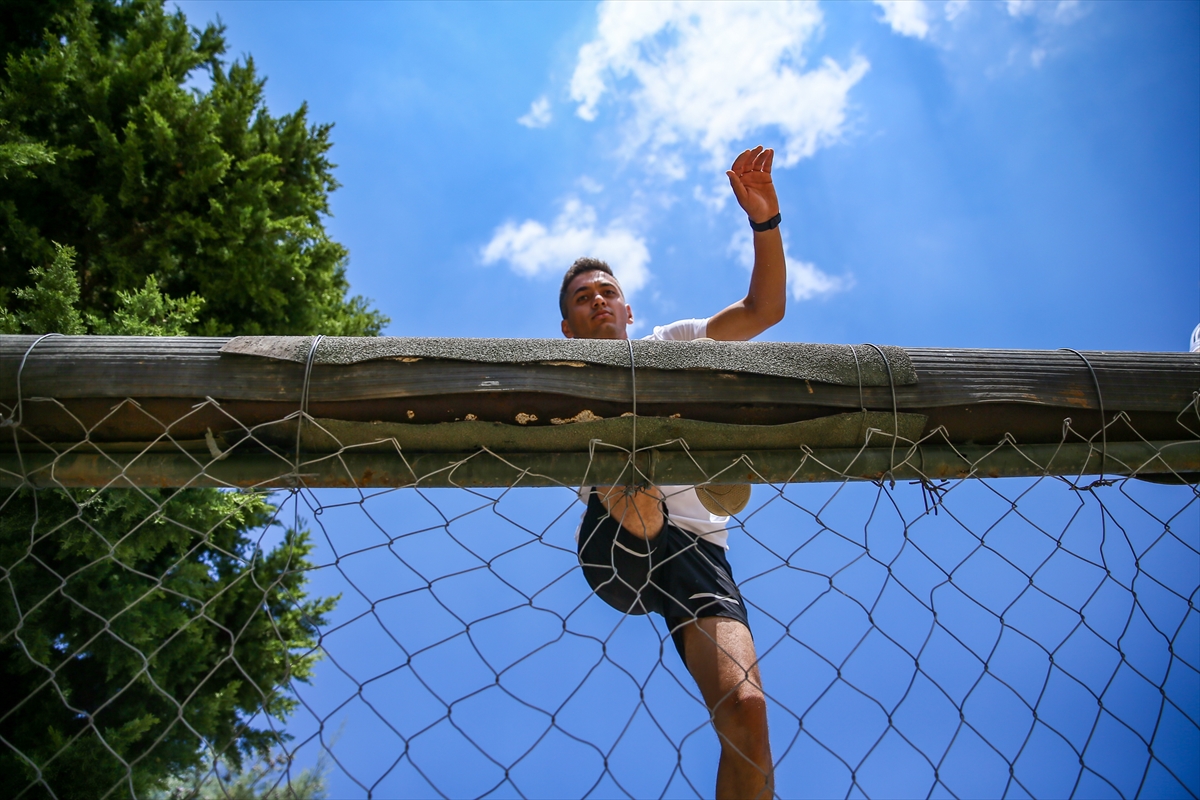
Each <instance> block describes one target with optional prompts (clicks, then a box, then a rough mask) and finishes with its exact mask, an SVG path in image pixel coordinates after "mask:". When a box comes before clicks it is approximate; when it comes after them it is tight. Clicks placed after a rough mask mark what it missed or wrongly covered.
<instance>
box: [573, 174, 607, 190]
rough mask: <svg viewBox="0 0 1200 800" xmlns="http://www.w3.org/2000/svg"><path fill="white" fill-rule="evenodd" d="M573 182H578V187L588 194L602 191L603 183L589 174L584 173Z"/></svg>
mask: <svg viewBox="0 0 1200 800" xmlns="http://www.w3.org/2000/svg"><path fill="white" fill-rule="evenodd" d="M575 182H576V183H577V184H579V188H580V189H583V190H584V191H585V192H587V193H588V194H599V193H600V192H603V191H604V184H603V183H600V181H598V180H596V179H595V178H593V177H591V176H590V175H584V176H583V177H581V178H580V179H579V180H577V181H575Z"/></svg>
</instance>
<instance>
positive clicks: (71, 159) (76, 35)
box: [0, 0, 387, 335]
mask: <svg viewBox="0 0 1200 800" xmlns="http://www.w3.org/2000/svg"><path fill="white" fill-rule="evenodd" d="M223 30H224V29H223V28H222V27H221V26H219V25H214V24H209V25H207V26H206V27H205V28H204V29H203V30H200V29H196V28H191V27H189V26H188V23H187V20H186V19H185V18H184V16H183V13H182V12H177V13H174V14H171V13H167V12H166V11H165V9H164V7H163V2H162V0H128V2H117V0H94V1H93V2H89V1H88V0H52V1H50V2H46V0H40V2H38V3H28V2H22V1H21V0H4V2H3V3H0V55H3V57H4V62H3V73H2V74H0V181H2V183H0V187H2V190H0V294H2V293H4V292H6V291H7V293H9V294H11V292H12V291H13V290H15V289H18V288H22V287H27V286H28V285H29V278H28V268H29V266H30V265H46V264H48V263H49V262H50V261H51V260H52V259H53V257H54V244H53V243H54V242H61V243H63V244H64V245H69V246H71V247H73V248H74V249H75V251H76V253H77V258H76V271H77V274H78V279H79V285H80V305H81V308H82V310H83V311H84V312H91V313H93V314H98V315H100V316H101V317H106V316H108V315H109V314H110V313H111V312H112V310H113V309H114V308H115V307H116V304H117V302H118V292H136V291H139V290H141V289H142V288H143V287H144V286H145V284H146V280H147V278H151V279H153V280H154V281H155V283H156V285H157V286H158V287H159V289H161V290H162V291H164V292H166V293H167V294H169V295H171V296H175V297H184V296H187V295H192V294H194V295H197V296H199V297H202V298H204V309H203V312H202V313H201V314H200V315H199V316H198V317H197V319H196V321H195V322H194V323H192V324H191V325H190V326H189V328H188V330H189V332H190V333H196V334H205V335H231V334H315V333H324V334H331V335H376V334H378V333H379V331H380V329H381V328H382V327H383V325H385V324H386V323H387V319H386V317H384V316H383V315H382V314H380V313H379V312H378V311H374V310H372V309H370V308H369V306H368V303H367V301H366V300H364V299H363V298H361V297H352V298H347V296H346V294H347V290H348V288H349V284H348V282H347V280H346V263H347V253H346V250H345V248H344V247H342V246H341V245H340V244H338V243H337V242H334V241H332V240H331V239H330V238H329V236H328V235H327V234H326V232H325V229H324V226H323V223H322V218H323V216H324V215H327V214H328V213H329V193H330V192H331V191H333V190H334V189H335V188H336V187H337V185H338V184H337V182H336V181H335V180H334V178H333V175H332V172H331V170H332V168H333V164H331V163H330V161H329V159H328V153H329V149H330V141H329V134H330V129H331V126H330V125H309V124H308V119H307V111H306V109H305V107H303V106H302V107H301V108H300V109H299V110H297V111H296V112H294V113H291V114H284V115H282V116H278V117H276V116H273V115H272V114H271V113H270V112H269V111H268V110H267V108H266V107H265V105H264V102H263V80H262V79H261V78H259V77H258V76H257V74H256V72H255V69H254V63H253V61H252V60H250V59H247V60H246V61H245V62H244V63H238V62H234V63H232V64H227V63H226V62H225V61H224V60H223V58H222V55H223V54H224V52H225V42H224V38H223V35H222V34H223ZM205 79H207V82H208V83H209V84H210V88H209V89H208V90H206V91H205V90H201V89H197V88H189V86H190V85H194V84H195V83H197V82H204V80H205ZM189 81H191V82H192V84H189ZM0 305H5V302H4V298H3V297H2V296H0Z"/></svg>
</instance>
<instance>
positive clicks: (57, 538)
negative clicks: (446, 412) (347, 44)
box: [0, 0, 387, 797]
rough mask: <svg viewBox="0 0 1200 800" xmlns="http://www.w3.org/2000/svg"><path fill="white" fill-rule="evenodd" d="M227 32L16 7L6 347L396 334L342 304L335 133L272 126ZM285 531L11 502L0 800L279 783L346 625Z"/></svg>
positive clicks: (3, 92)
mask: <svg viewBox="0 0 1200 800" xmlns="http://www.w3.org/2000/svg"><path fill="white" fill-rule="evenodd" d="M222 30H223V29H222V28H221V27H220V26H217V25H208V26H207V27H205V28H204V29H203V30H197V29H192V28H189V27H188V25H187V22H186V20H185V19H184V17H183V15H182V14H181V13H175V14H168V13H166V12H165V11H164V7H163V3H162V2H161V0H128V1H127V2H120V1H119V0H95V1H94V2H88V0H41V2H38V3H28V2H21V0H0V58H2V59H3V62H2V65H0V333H45V332H50V331H57V332H60V333H87V332H91V333H106V334H127V335H167V336H170V335H181V334H186V333H192V334H209V335H220V334H256V333H275V334H287V333H295V334H311V333H325V334H333V335H337V334H342V335H372V334H376V333H378V331H379V330H380V328H381V327H382V326H383V325H384V324H386V321H387V320H386V318H385V317H384V316H382V315H381V314H379V313H378V312H376V311H373V310H371V309H370V308H369V307H368V304H367V302H366V301H365V300H363V299H362V298H361V297H353V298H347V296H346V295H347V289H348V283H347V281H346V276H345V266H346V251H345V249H344V248H342V247H341V246H340V245H339V244H337V243H336V242H333V241H331V240H330V239H329V237H328V236H327V235H326V233H325V230H324V228H323V225H322V221H321V220H322V216H323V215H324V214H326V213H328V194H329V192H331V191H332V190H333V189H334V188H336V186H337V184H336V182H335V181H334V180H333V178H332V175H331V169H332V167H333V165H332V164H331V163H330V162H329V161H328V158H327V153H328V151H329V147H330V142H329V132H330V126H328V125H324V126H310V125H309V124H308V122H307V119H306V112H305V109H304V108H301V109H299V110H298V111H297V112H295V113H293V114H287V115H284V116H281V117H274V116H272V115H271V114H270V113H269V112H268V111H267V110H266V108H265V107H264V105H263V100H262V87H263V82H262V80H261V79H259V78H258V77H257V76H256V74H255V70H254V65H253V63H252V62H251V61H249V60H247V61H246V62H245V63H242V64H237V63H234V64H232V65H226V64H225V62H224V61H223V60H222V58H221V56H222V54H223V53H224V41H223V39H222ZM197 75H207V77H208V79H209V81H210V83H211V87H210V88H209V89H208V90H199V89H194V88H188V83H187V82H188V81H189V79H191V78H195V77H196V76H197ZM59 243H62V244H61V245H60V244H59ZM30 267H33V268H32V269H30ZM276 512H277V509H276V508H275V507H274V506H273V505H272V504H271V503H270V502H269V498H265V497H263V496H261V495H254V494H242V493H234V492H223V491H218V490H213V489H186V490H178V491H161V490H116V489H106V490H103V491H95V490H88V491H40V492H31V491H26V490H21V491H18V492H14V493H11V494H8V495H5V496H0V685H2V686H3V689H2V690H0V796H5V797H8V796H17V795H19V794H20V795H21V796H24V797H42V796H57V797H90V796H101V795H105V794H106V793H107V792H109V791H110V790H112V791H113V792H115V795H110V796H124V795H126V794H132V795H133V796H138V797H141V796H154V795H156V794H159V793H161V792H163V791H168V790H171V791H174V792H175V793H178V791H179V788H180V787H181V786H184V785H194V786H199V785H200V784H204V785H207V783H208V782H209V779H208V778H207V777H206V775H215V774H216V773H215V772H214V770H215V769H216V765H217V763H218V759H219V762H220V764H221V766H222V768H233V769H234V772H235V777H234V778H230V779H231V780H234V782H235V783H237V780H240V779H235V778H236V774H237V770H238V768H239V766H240V765H241V760H242V758H243V757H249V758H257V759H267V762H266V763H268V764H273V763H275V762H273V761H270V759H272V758H275V756H273V755H272V753H273V752H278V751H277V749H275V750H273V748H277V747H278V745H279V744H280V743H281V739H283V738H285V737H282V736H281V735H280V734H278V733H276V732H275V731H277V730H278V728H279V725H278V721H279V720H283V719H284V718H286V716H287V714H288V713H289V711H290V710H291V709H292V707H293V706H294V703H295V701H294V700H293V699H292V698H291V697H290V696H289V694H288V693H287V687H288V684H289V682H290V681H296V680H300V681H304V680H307V679H308V678H309V676H310V675H311V671H312V668H313V664H314V661H315V657H316V656H315V654H314V653H315V651H314V648H315V645H316V641H317V634H316V631H317V629H318V627H319V626H320V625H322V624H324V621H325V615H326V614H328V612H329V611H330V610H332V608H333V605H334V603H335V601H336V598H313V597H309V596H308V595H307V594H306V591H305V580H304V575H305V573H306V570H307V569H309V568H310V567H311V566H312V565H311V563H310V561H309V560H308V556H309V554H310V552H311V549H312V545H311V544H310V541H309V537H308V534H307V532H306V531H304V530H302V529H300V530H297V529H287V530H284V531H283V532H282V533H281V535H277V536H276V538H278V539H280V541H279V542H278V543H277V544H276V545H275V546H274V547H265V546H263V545H262V541H263V539H262V537H263V536H264V535H265V533H266V532H268V531H270V529H271V528H272V527H275V526H277V524H278V523H277V522H276V521H275V515H276ZM272 720H275V721H274V722H273V721H272ZM246 774H248V775H251V776H253V778H254V780H253V781H250V782H249V783H247V782H246V781H243V783H246V786H250V783H254V782H258V783H261V782H262V781H261V775H259V772H255V771H254V768H251V770H250V772H248V773H246ZM318 778H319V776H317V777H314V774H309V776H308V777H307V778H306V779H305V780H306V781H307V783H306V784H305V786H304V788H303V790H302V791H301V792H300V794H304V795H307V796H316V795H319V794H320V792H321V789H320V783H321V782H320V780H319V779H318ZM181 781H183V782H182V783H181ZM238 785H240V784H238ZM293 788H295V787H293ZM200 791H201V793H203V790H200ZM239 791H240V790H239ZM247 791H250V790H247ZM22 792H23V793H24V794H22ZM250 793H251V794H254V793H255V792H253V791H251V792H250ZM287 796H292V794H291V792H287Z"/></svg>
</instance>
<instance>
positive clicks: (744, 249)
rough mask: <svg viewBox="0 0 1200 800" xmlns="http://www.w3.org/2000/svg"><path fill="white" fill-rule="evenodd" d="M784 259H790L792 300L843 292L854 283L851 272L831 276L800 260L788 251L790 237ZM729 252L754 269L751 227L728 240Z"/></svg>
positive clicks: (788, 260) (789, 279)
mask: <svg viewBox="0 0 1200 800" xmlns="http://www.w3.org/2000/svg"><path fill="white" fill-rule="evenodd" d="M783 247H784V258H785V260H786V261H787V285H788V294H790V295H791V296H792V299H793V300H808V299H809V298H811V297H818V296H820V295H828V294H833V293H834V292H844V291H846V290H847V289H849V288H851V287H852V286H854V278H852V277H851V276H849V275H846V276H838V275H830V274H828V273H826V272H822V271H821V270H819V269H817V266H816V264H813V263H812V262H809V261H800V260H799V259H797V258H795V257H794V256H792V254H791V253H789V252H787V237H786V236H785V237H784V240H783ZM729 251H730V252H731V253H733V255H735V256H736V257H737V260H738V263H740V264H741V265H742V266H743V267H745V268H746V269H753V268H754V237H753V234H751V233H750V230H749V229H748V228H747V229H744V230H739V231H738V232H737V233H735V234H734V235H733V238H732V239H731V240H730V241H729Z"/></svg>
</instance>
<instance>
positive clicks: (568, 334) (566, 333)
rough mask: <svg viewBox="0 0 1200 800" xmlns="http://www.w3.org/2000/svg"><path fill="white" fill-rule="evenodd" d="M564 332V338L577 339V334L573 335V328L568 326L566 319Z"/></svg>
mask: <svg viewBox="0 0 1200 800" xmlns="http://www.w3.org/2000/svg"><path fill="white" fill-rule="evenodd" d="M562 332H563V336H565V337H567V338H568V339H574V338H575V334H573V333H571V326H570V325H568V324H567V321H566V320H565V319H564V320H563V321H562Z"/></svg>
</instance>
